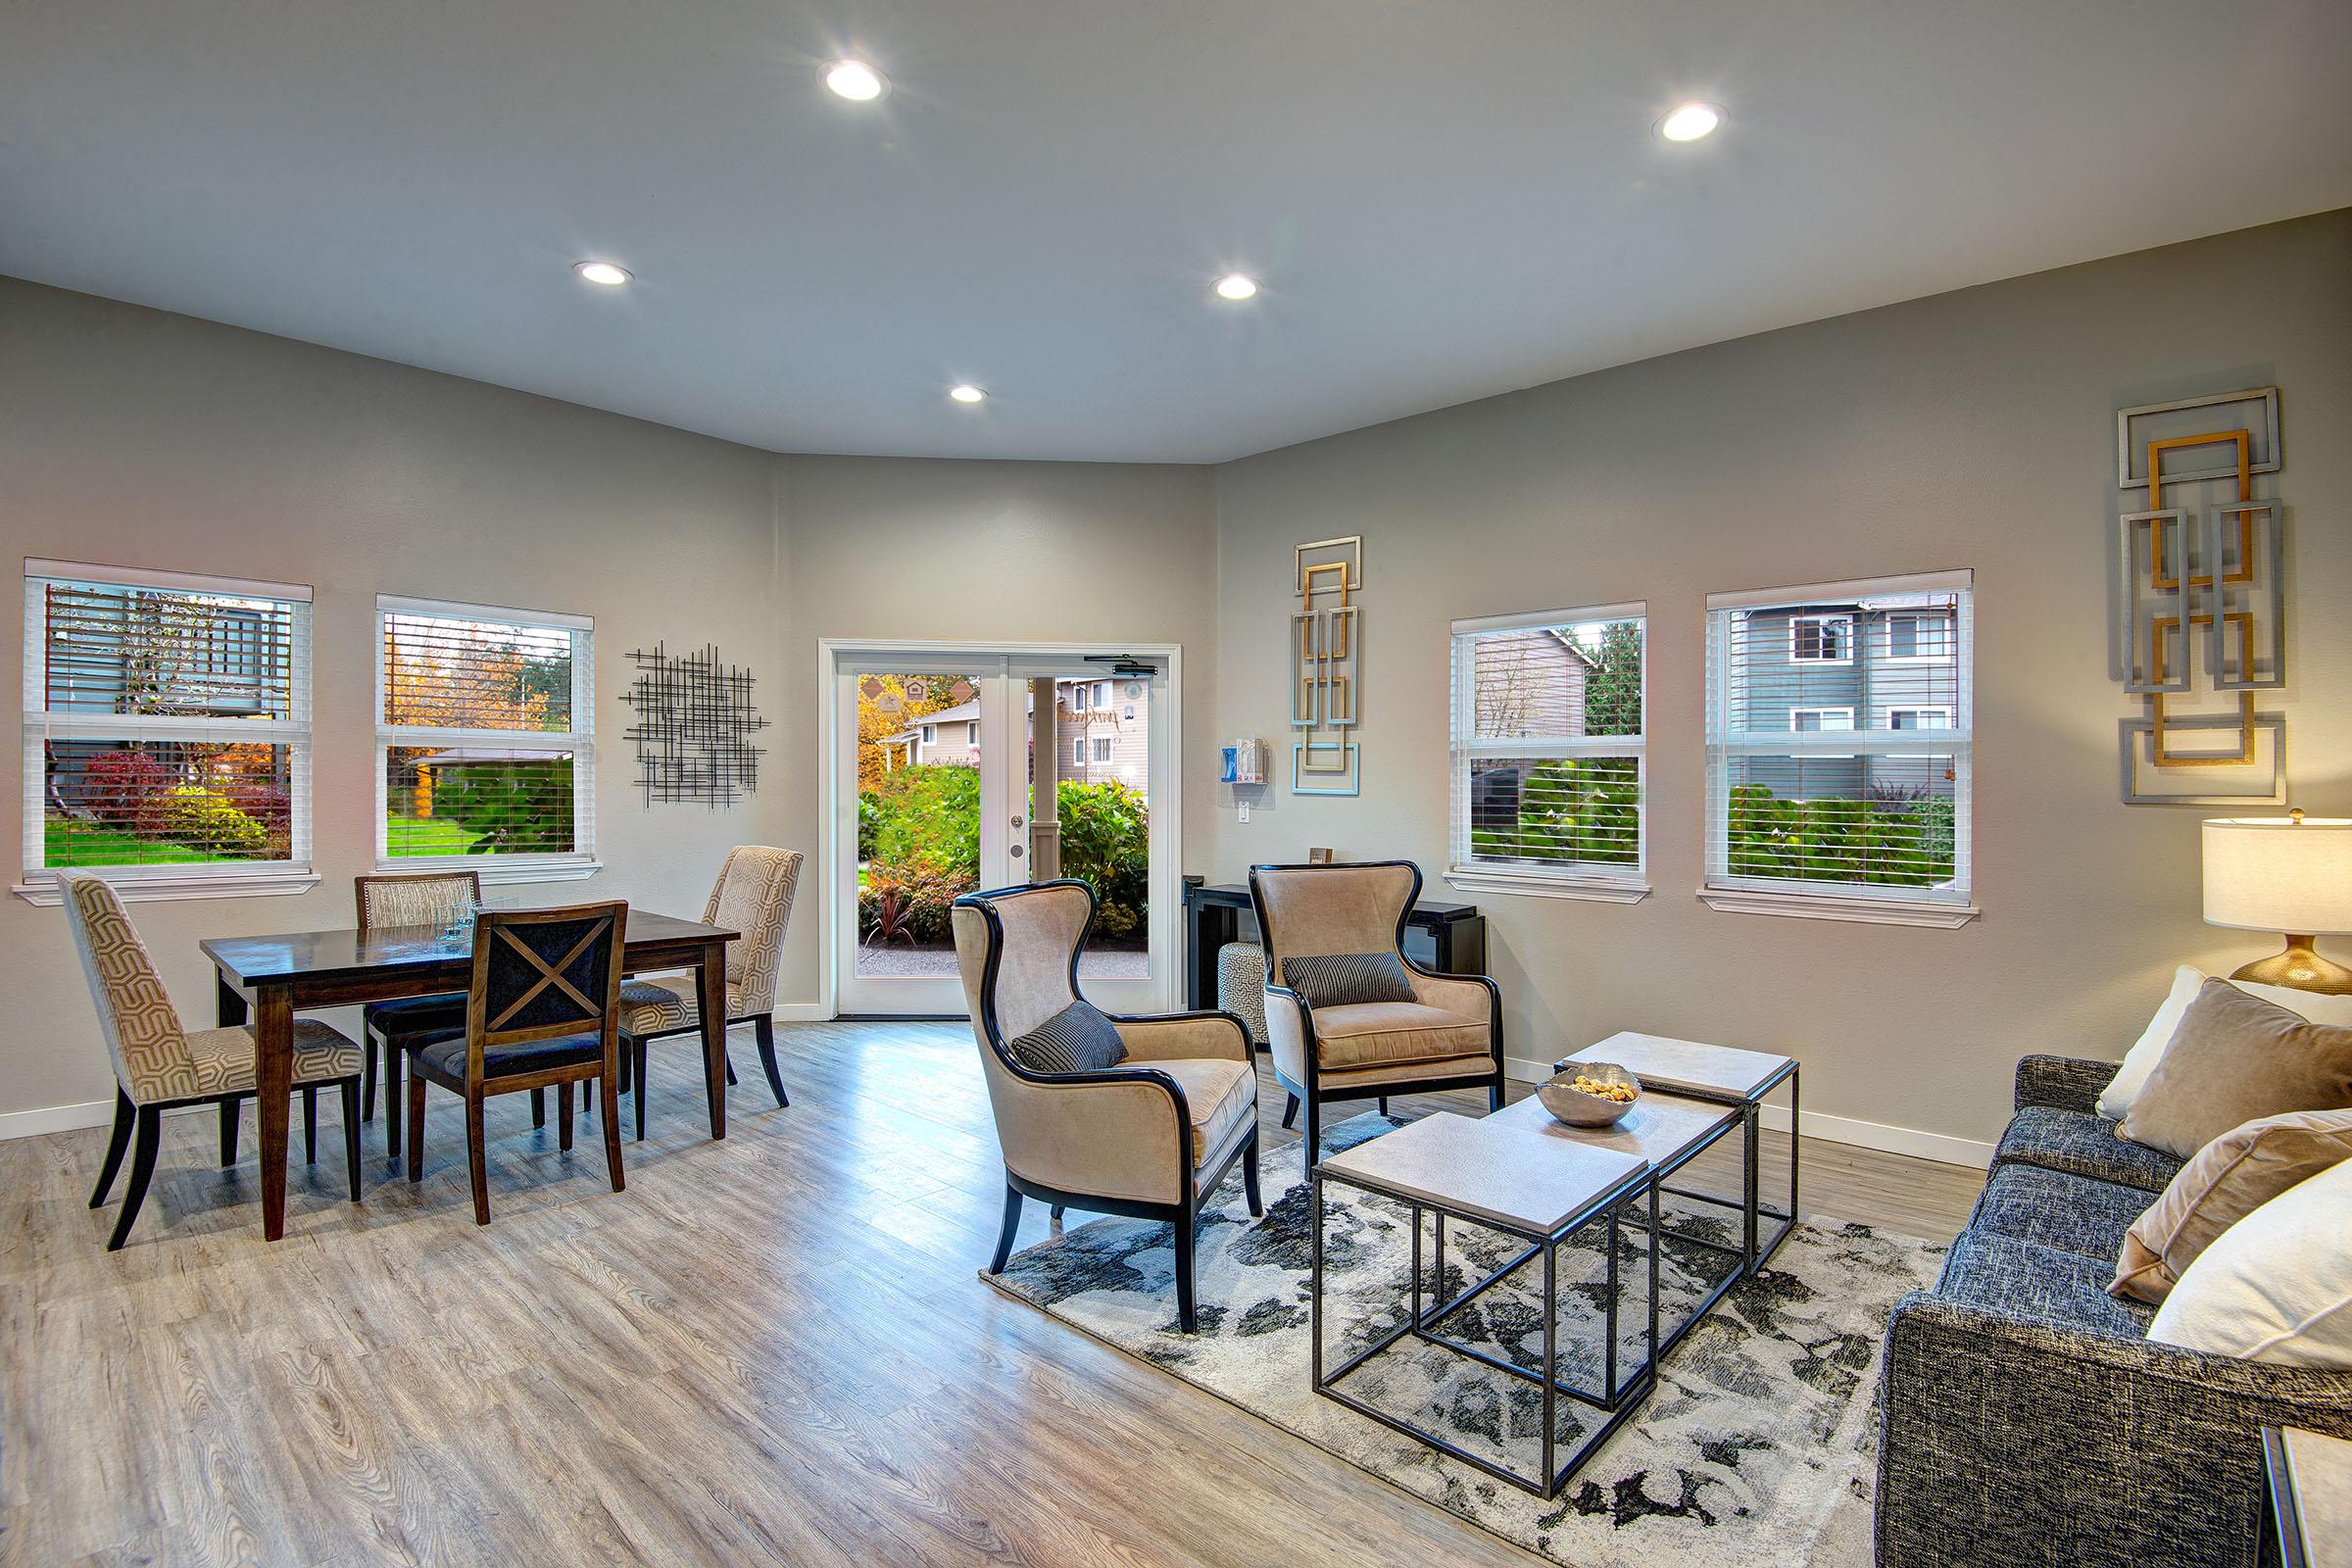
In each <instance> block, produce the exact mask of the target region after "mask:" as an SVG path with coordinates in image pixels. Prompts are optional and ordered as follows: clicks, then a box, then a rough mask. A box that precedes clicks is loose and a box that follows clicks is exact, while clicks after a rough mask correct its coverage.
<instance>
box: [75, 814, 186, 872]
mask: <svg viewBox="0 0 2352 1568" xmlns="http://www.w3.org/2000/svg"><path fill="white" fill-rule="evenodd" d="M44 827H45V831H44V832H43V834H42V835H41V864H43V865H45V866H51V867H60V866H64V867H71V866H77V865H206V864H211V863H214V862H217V861H218V860H220V859H221V858H222V857H220V856H214V855H207V854H205V853H204V852H203V851H202V850H191V849H189V848H188V847H187V846H186V845H184V844H174V843H172V841H171V840H169V839H143V838H141V837H139V836H138V835H137V834H136V833H133V832H131V831H130V830H129V829H128V828H120V827H112V826H109V825H107V824H106V823H103V822H61V821H59V820H58V819H57V818H56V817H54V816H53V817H50V818H49V819H48V820H47V822H46V823H45V824H44Z"/></svg>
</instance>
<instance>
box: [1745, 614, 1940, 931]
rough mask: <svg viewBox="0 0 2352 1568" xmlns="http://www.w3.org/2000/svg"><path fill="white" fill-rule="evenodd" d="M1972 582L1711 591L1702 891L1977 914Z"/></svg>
mask: <svg viewBox="0 0 2352 1568" xmlns="http://www.w3.org/2000/svg"><path fill="white" fill-rule="evenodd" d="M1972 583H1973V578H1972V574H1971V573H1969V572H1966V571H1950V572H1935V573H1925V574H1921V575H1916V576H1909V577H1893V578H1876V579H1870V580H1864V581H1854V582H1841V583H1823V584H1818V585H1815V586H1812V587H1802V588H1780V589H1771V590H1766V591H1762V592H1754V593H1739V594H1716V595H1712V596H1710V597H1709V599H1708V601H1707V773H1708V780H1707V889H1708V894H1707V895H1705V896H1707V897H1708V902H1709V903H1711V904H1716V905H1717V906H1718V907H1733V908H1742V909H1758V910H1771V911H1773V912H1788V913H1808V914H1836V913H1839V912H1847V913H1851V914H1853V916H1854V917H1855V918H1861V919H1885V920H1900V921H1905V922H1906V923H1924V924H1959V923H1960V922H1961V921H1963V920H1965V919H1967V918H1968V916H1969V915H1970V914H1973V913H1974V909H1973V907H1971V905H1970V902H1969V901H1970V889H1969V832H1970V828H1969V766H1970V758H1969V752H1970V725H1971V719H1972V712H1971V707H1972V701H1971V660H1972V657H1973V653H1974V643H1973V638H1972V636H1971V597H1972V591H1973V590H1972ZM1716 893H1721V894H1725V895H1729V896H1728V897H1724V898H1717V897H1714V896H1713V895H1714V894H1716ZM1775 900H1781V901H1786V902H1785V903H1784V904H1783V905H1782V907H1780V908H1779V909H1777V910H1775V909H1774V901H1775ZM1905 909H1909V910H1911V911H1914V912H1912V913H1910V914H1905V913H1904V912H1903V911H1904V910H1905Z"/></svg>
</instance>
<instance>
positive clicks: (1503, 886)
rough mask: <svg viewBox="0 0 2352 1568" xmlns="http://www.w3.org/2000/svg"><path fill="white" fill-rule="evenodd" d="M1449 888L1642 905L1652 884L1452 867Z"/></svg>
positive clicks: (1448, 874)
mask: <svg viewBox="0 0 2352 1568" xmlns="http://www.w3.org/2000/svg"><path fill="white" fill-rule="evenodd" d="M1446 884H1447V886H1449V887H1453V888H1457V889H1459V890H1460V891H1462V892H1464V893H1507V894H1512V895H1515V896H1522V897H1527V898H1537V899H1584V900H1586V901H1588V902H1590V903H1593V904H1639V903H1641V902H1642V900H1643V899H1645V898H1648V897H1649V884H1648V883H1646V882H1644V881H1642V880H1641V879H1640V878H1638V877H1612V876H1578V875H1574V874H1571V873H1563V872H1555V871H1511V870H1505V869H1502V868H1501V867H1498V866H1474V865H1456V866H1450V867H1448V868H1447V869H1446Z"/></svg>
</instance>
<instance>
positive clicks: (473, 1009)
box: [408, 904, 629, 1225]
mask: <svg viewBox="0 0 2352 1568" xmlns="http://www.w3.org/2000/svg"><path fill="white" fill-rule="evenodd" d="M628 917H629V907H628V906H627V905H626V904H580V905H573V906H571V907H568V908H562V909H504V910H496V911H490V912H485V913H484V914H482V915H481V916H480V917H479V918H478V919H476V920H475V921H474V926H473V984H472V986H471V988H470V989H469V990H468V991H467V993H466V1025H465V1027H464V1028H462V1029H459V1030H457V1031H456V1032H454V1033H444V1034H440V1035H432V1036H426V1037H423V1038H418V1039H412V1040H411V1041H410V1043H409V1048H408V1051H409V1072H410V1078H409V1127H408V1133H409V1180H410V1181H412V1182H414V1181H418V1180H421V1179H422V1177H423V1175H424V1086H425V1085H426V1084H427V1083H436V1084H439V1085H440V1086H441V1087H442V1088H444V1089H447V1090H448V1091H450V1092H451V1093H452V1094H455V1095H462V1096H464V1097H465V1101H466V1163H467V1166H468V1171H469V1174H470V1176H471V1178H472V1181H473V1222H474V1223H475V1224H476V1225H487V1224H489V1223H490V1191H489V1181H488V1174H487V1168H486V1154H485V1152H484V1144H483V1135H482V1101H483V1100H484V1099H485V1098H486V1097H488V1096H490V1095H504V1094H512V1093H514V1092H515V1091H517V1090H528V1089H544V1088H546V1087H548V1086H549V1085H551V1084H552V1085H554V1086H555V1089H556V1112H557V1122H558V1126H559V1129H560V1130H559V1132H558V1135H557V1136H558V1139H559V1140H560V1147H562V1148H564V1149H569V1148H570V1147H571V1129H572V1114H571V1100H572V1088H573V1086H574V1085H575V1084H579V1083H582V1082H585V1081H587V1080H589V1079H594V1080H596V1083H597V1088H598V1092H599V1098H600V1100H601V1102H602V1109H603V1112H604V1116H603V1121H604V1129H605V1165H606V1168H607V1170H608V1172H609V1174H610V1175H611V1176H612V1178H613V1191H614V1192H616V1193H617V1192H619V1191H620V1190H621V1187H622V1182H621V1174H620V1128H619V1123H618V1121H617V1119H616V1118H617V1116H618V1114H619V1109H620V1102H619V1088H618V1083H617V1075H618V1073H619V1071H620V1033H619V1028H620V1012H619V1008H620V968H621V956H622V944H623V942H624V940H625V937H624V932H625V930H626V928H627V924H628Z"/></svg>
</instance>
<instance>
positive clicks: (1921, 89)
mask: <svg viewBox="0 0 2352 1568" xmlns="http://www.w3.org/2000/svg"><path fill="white" fill-rule="evenodd" d="M845 52H857V53H860V54H863V55H864V56H866V57H867V58H869V59H871V60H872V61H874V62H875V63H876V64H878V65H879V66H881V67H882V68H883V69H884V70H885V71H886V72H888V73H889V74H890V76H891V77H892V79H893V82H894V83H895V86H894V90H893V91H892V93H891V94H890V96H889V97H887V98H885V99H883V100H882V101H881V102H880V103H878V104H875V105H871V106H865V107H858V106H853V105H850V104H847V103H844V102H842V101H841V100H839V99H836V98H834V97H833V96H832V95H830V94H829V93H826V92H824V91H823V90H822V89H821V88H820V87H819V85H818V80H817V77H818V66H819V63H820V62H821V61H823V60H825V59H826V58H828V57H831V56H833V55H836V54H841V53H845ZM2347 83H2352V4H2346V3H2344V0H2228V3H2216V0H1642V3H1635V0H1619V3H1617V4H1613V5H1600V4H1579V3H1572V0H1444V3H1439V0H898V3H891V0H843V3H839V4H833V5H827V6H822V7H817V6H809V5H803V4H796V3H792V0H773V3H767V4H756V3H752V0H652V3H648V0H628V3H620V0H495V3H491V4H470V5H469V4H455V3H439V4H427V3H422V0H210V3H193V0H109V3H106V4H95V3H93V0H9V3H8V4H6V5H5V6H0V272H4V273H11V274H15V275H18V276H22V277H27V278H32V279H36V280H38V281H41V282H46V283H54V284H59V285H62V286H64V287H67V288H73V289H80V290H85V291H88V292H90V293H95V294H103V295H109V296H112V297H114V298H118V299H123V300H131V301H135V302H138V303H141V304H147V305H155V306H161V307H164V308H166V309H169V310H173V311H180V312H185V313H187V314H189V315H192V316H199V317H207V318H211V319H216V320H221V321H230V322H235V323H237V324H239V325H242V326H250V327H257V328H260V329H262V330H264V331H269V332H276V333H282V334H284V335H286V336H289V337H295V338H303V339H308V340H310V341H312V342H316V343H324V344H330V345H332V346H334V347H337V348H343V349H351V350H356V351H358V352H360V353H363V354H370V355H377V356H380V357H382V358H384V359H388V360H396V361H400V362H403V363H406V364H410V365H418V366H425V367H429V368H434V369H438V370H448V371H453V372H455V373H457V374H460V375H466V376H471V377H474V378H476V379H479V380H483V381H491V382H496V383H499V384H501V385H505V386H512V387H520V388H523V389H526V390H529V391H532V392H540V393H545V394H548V395H549V396H552V397H558V398H564V399H567V400H569V401H572V402H575V403H583V404H589V405H592V406H594V407H597V408H603V409H613V410H617V411H619V412H621V413H624V414H631V415H638V416H641V417H645V418H649V419H658V420H661V421H663V422H665V423H668V424H675V425H682V426H685V427H687V428H689V429H694V430H703V431H708V432H710V433H711V434H713V435H721V436H727V437H731V438H733V439H735V440H739V441H745V442H749V443H752V444H754V445H757V446H761V447H768V448H774V449H777V450H781V451H792V452H849V453H889V454H923V455H936V456H995V457H1021V458H1086V459H1164V460H1174V461H1186V462H1201V461H1214V460H1220V459H1226V458H1231V457H1235V456H1239V455H1242V454H1245V453H1250V452H1257V451H1262V450H1264V449H1266V448H1269V447H1276V446H1281V445H1284V444H1287V443H1290V442H1294V441H1299V440H1303V439H1306V438H1309V437H1313V436H1318V435H1324V434H1328V433H1331V432H1334V431H1338V430H1345V429H1349V428H1353V427H1355V426H1359V425H1363V424H1368V423H1372V422H1375V421H1378V420H1382V419H1388V418H1393V417H1397V416H1400V415H1405V414H1411V413H1415V412H1418V411H1421V410H1426V409H1431V408H1438V407H1443V406H1445V405H1446V404H1451V403H1457V402H1460V401H1463V400H1465V399H1469V398H1475V397H1479V396H1482V395H1485V394H1488V393H1493V392H1498V391H1503V390H1506V389H1509V388H1513V387H1520V386H1527V385H1531V384H1534V383H1538V382H1543V381H1547V380H1552V379H1556V378H1558V377H1560V376H1565V375H1572V374H1575V373H1577V372H1580V371H1584V370H1591V369H1594V368H1600V367H1603V366H1608V365H1613V364H1621V363H1624V362H1626V361H1629V360H1636V359H1642V358H1645V357H1647V356H1650V355H1654V354H1659V353H1664V352H1667V351H1670V350H1674V349H1678V348H1684V347H1688V346H1691V345H1693V344H1698V343H1705V342H1712V341H1716V340H1720V339H1723V338H1727V337H1733V336H1738V335H1740V334H1742V333H1746V332H1753V331H1757V330H1761V329H1764V328H1769V327H1774V326H1781V325H1786V324H1789V323H1791V322H1795V321H1802V320H1808V319H1816V318H1820V317H1823V316H1830V315H1837V314H1839V313H1842V312H1846V311H1851V310H1855V309H1859V308H1862V307H1866V306H1870V305H1876V304H1883V303H1887V302H1889V301H1893V300H1899V299H1907V298H1912V297H1916V296H1919V295H1923V294H1930V293H1935V292H1936V291H1939V290H1943V289H1949V288H1954V287H1958V286H1961V285H1965V284H1969V283H1976V282H1982V281H1985V280H1989V279H1992V278H1997V277H2004V276H2010V275H2014V274H2017V273H2020V272H2027V271H2033V270H2039V269H2043V268H2048V267H2053V266H2059V265H2063V264H2065V263H2070V262H2077V261H2083V260H2087V259H2089V258H2092V257H2097V256H2104V255H2112V254H2115V253H2117V252H2122V251H2129V250H2135V249H2138V248H2141V247H2144V246H2149V245H2155V244H2161V243H2164V242H2166V241H2170V240H2177V239H2183V238H2187V237H2190V236H2193V235H2198V234H2206V233H2213V232H2217V231H2220V230H2225V229H2230V228H2237V227H2242V226H2246V225H2249V224H2254V223H2260V222H2265V221H2272V220H2276V219H2280V218H2287V217H2291V216H2295V215H2298V214H2303V213H2309V212H2316V211H2321V210H2325V209H2328V208H2333V207H2339V206H2345V205H2352V90H2348V87H2347ZM1685 96H1696V97H1702V98H1710V99H1714V100H1716V101H1718V102H1720V103H1722V104H1724V105H1725V106H1726V107H1727V109H1728V111H1729V118H1728V120H1727V122H1726V123H1725V126H1724V128H1723V129H1722V130H1721V131H1720V132H1718V133H1717V135H1716V136H1715V137H1714V138H1713V139H1711V140H1709V141H1706V142H1702V143H1697V144H1693V145H1691V146H1685V147H1675V146H1671V145H1668V144H1666V143H1664V142H1662V141H1660V140H1659V139H1657V138H1656V137H1655V136H1654V135H1653V134H1652V133H1651V130H1650V126H1651V123H1652V122H1653V121H1654V120H1655V119H1656V118H1657V116H1658V115H1659V114H1660V113H1661V112H1662V111H1663V110H1665V109H1666V108H1667V107H1669V106H1670V105H1672V104H1673V103H1674V102H1675V101H1676V100H1677V99H1679V98H1682V97H1685ZM591 256H595V257H606V258H610V259H612V260H614V261H617V262H619V263H621V264H622V265H624V266H626V267H628V268H630V269H632V270H634V271H635V272H636V274H637V279H638V280H637V282H636V283H634V284H633V285H631V286H630V287H628V288H627V289H625V290H622V291H619V292H617V293H614V292H610V291H603V290H597V289H593V288H591V287H589V286H588V285H585V284H583V283H581V282H579V281H578V280H577V279H576V278H575V277H573V275H572V274H571V271H570V267H571V264H572V263H573V262H575V261H577V260H580V259H581V258H584V257H591ZM1234 268H1240V269H1245V270H1250V271H1253V272H1256V273H1257V274H1259V275H1260V276H1261V277H1262V278H1263V280H1264V282H1265V292H1264V294H1263V295H1262V296H1261V297H1260V298H1259V299H1258V300H1257V301H1256V302H1255V303H1254V304H1253V305H1250V306H1248V307H1242V308H1236V307H1232V306H1226V305H1221V304H1218V303H1216V302H1214V301H1212V300H1211V299H1210V297H1209V292H1208V285H1209V283H1210V281H1211V280H1212V279H1213V278H1214V277H1215V276H1216V275H1217V274H1218V273H1220V272H1222V271H1225V270H1229V269H1234ZM967 379H968V380H972V381H976V382H979V383H980V384H982V385H984V386H986V387H988V388H989V389H990V390H991V392H992V393H993V394H994V395H993V397H992V398H991V400H990V401H989V402H988V403H987V404H986V405H985V406H983V407H982V408H980V409H978V410H971V409H964V408H960V407H957V406H956V405H953V404H950V403H949V402H948V401H947V400H946V398H945V397H944V396H943V392H944V389H945V387H946V386H947V385H948V384H949V383H950V382H952V381H957V380H967Z"/></svg>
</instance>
